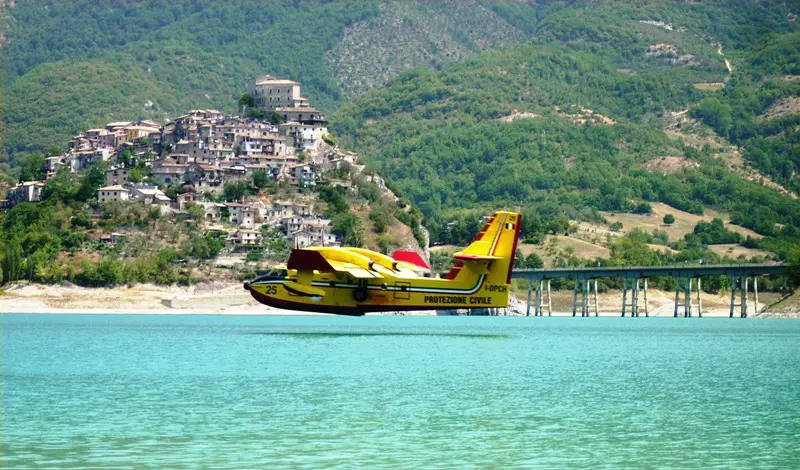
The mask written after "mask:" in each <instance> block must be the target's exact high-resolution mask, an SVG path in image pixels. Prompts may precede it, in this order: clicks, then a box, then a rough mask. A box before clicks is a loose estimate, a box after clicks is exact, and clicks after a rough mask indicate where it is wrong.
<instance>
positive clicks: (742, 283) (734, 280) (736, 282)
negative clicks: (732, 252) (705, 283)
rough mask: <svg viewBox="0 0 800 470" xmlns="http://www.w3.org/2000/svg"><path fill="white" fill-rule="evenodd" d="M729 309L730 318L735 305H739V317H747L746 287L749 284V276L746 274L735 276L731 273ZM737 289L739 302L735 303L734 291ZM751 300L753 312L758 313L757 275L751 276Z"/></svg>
mask: <svg viewBox="0 0 800 470" xmlns="http://www.w3.org/2000/svg"><path fill="white" fill-rule="evenodd" d="M730 280H731V310H730V318H733V314H734V312H735V311H736V307H739V309H740V310H739V316H740V317H741V318H747V317H748V315H749V311H748V307H747V302H748V299H747V297H748V294H747V291H748V290H749V289H748V287H749V286H750V278H749V277H747V276H735V275H731V277H730ZM737 289H738V290H739V303H738V304H737V303H736V291H737ZM753 300H754V301H755V302H754V303H755V305H754V308H755V312H756V313H758V277H756V276H753Z"/></svg>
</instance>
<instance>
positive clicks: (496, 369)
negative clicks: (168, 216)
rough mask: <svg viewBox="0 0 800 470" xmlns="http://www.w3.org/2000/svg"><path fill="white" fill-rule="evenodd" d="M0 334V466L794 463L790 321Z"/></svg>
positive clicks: (797, 432)
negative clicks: (0, 438) (0, 421)
mask: <svg viewBox="0 0 800 470" xmlns="http://www.w3.org/2000/svg"><path fill="white" fill-rule="evenodd" d="M0 322H1V325H2V339H3V341H2V399H3V406H2V429H0V436H2V456H0V467H2V468H100V467H102V468H186V467H190V468H276V467H289V468H296V467H334V466H340V467H352V466H359V465H360V466H363V467H367V468H375V467H414V468H434V467H438V468H452V467H475V466H479V467H498V468H506V467H537V468H608V469H617V468H658V469H666V468H674V469H686V468H703V469H708V468H724V469H729V468H743V469H752V468H759V469H765V468H780V469H786V468H800V321H793V320H742V319H733V320H731V319H727V318H724V319H722V318H720V319H715V318H708V319H705V318H704V319H698V318H694V319H684V318H678V319H675V318H638V319H632V318H571V317H570V318H504V317H488V318H487V317H484V318H481V317H364V318H347V317H334V316H316V317H263V316H261V317H244V316H241V317H236V316H234V317H231V316H225V317H223V316H163V315H162V316H149V315H143V316H131V315H129V316H121V315H96V316H91V315H85V316H84V315H2V316H0Z"/></svg>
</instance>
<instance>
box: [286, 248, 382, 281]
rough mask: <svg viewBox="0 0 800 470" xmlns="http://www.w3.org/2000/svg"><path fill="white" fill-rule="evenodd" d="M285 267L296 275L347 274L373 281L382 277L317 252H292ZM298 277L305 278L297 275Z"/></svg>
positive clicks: (302, 250) (297, 250)
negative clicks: (316, 273) (318, 273)
mask: <svg viewBox="0 0 800 470" xmlns="http://www.w3.org/2000/svg"><path fill="white" fill-rule="evenodd" d="M286 267H287V268H288V269H296V270H297V271H298V273H313V272H314V271H319V272H328V273H330V272H337V273H347V274H350V275H351V276H353V277H354V278H356V279H375V278H381V277H383V276H382V275H381V274H380V273H378V272H376V271H373V270H369V269H364V268H363V267H361V266H359V265H357V264H355V263H351V262H347V261H342V260H336V259H330V258H328V257H326V256H325V255H324V254H323V252H321V251H319V250H304V249H295V250H292V254H291V255H290V256H289V262H288V263H287V264H286ZM298 277H305V276H303V275H299V276H298Z"/></svg>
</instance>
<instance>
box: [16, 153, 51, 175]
mask: <svg viewBox="0 0 800 470" xmlns="http://www.w3.org/2000/svg"><path fill="white" fill-rule="evenodd" d="M45 163H46V160H45V156H44V155H42V154H41V153H32V154H30V155H28V156H27V157H26V158H25V160H23V162H22V170H21V171H20V173H19V180H20V181H39V180H43V179H44V177H45V170H44V167H45Z"/></svg>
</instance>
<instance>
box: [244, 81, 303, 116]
mask: <svg viewBox="0 0 800 470" xmlns="http://www.w3.org/2000/svg"><path fill="white" fill-rule="evenodd" d="M247 85H248V86H247V92H248V94H249V95H250V97H251V98H252V99H253V101H254V102H255V105H256V107H258V108H259V109H261V110H262V111H270V110H274V109H275V108H279V107H286V106H291V107H304V106H308V99H307V98H304V97H302V96H301V95H300V84H299V83H297V82H294V81H292V80H281V79H276V78H275V77H272V76H270V75H264V76H262V77H258V78H252V79H250V80H249V81H248V84H247Z"/></svg>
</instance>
